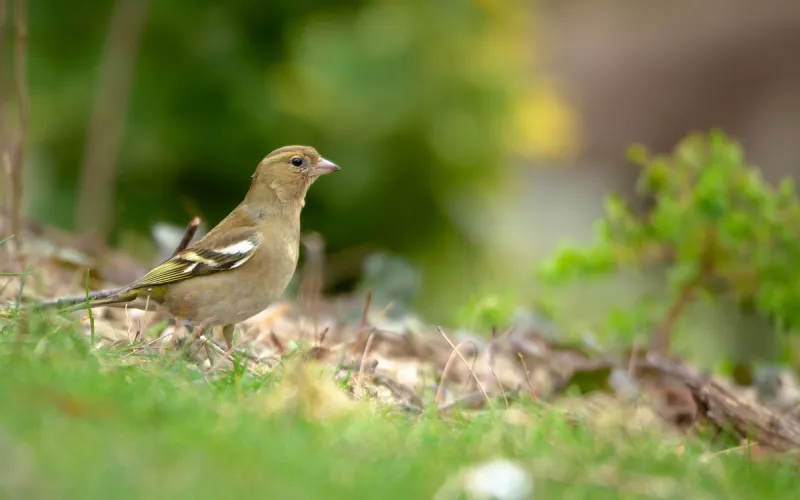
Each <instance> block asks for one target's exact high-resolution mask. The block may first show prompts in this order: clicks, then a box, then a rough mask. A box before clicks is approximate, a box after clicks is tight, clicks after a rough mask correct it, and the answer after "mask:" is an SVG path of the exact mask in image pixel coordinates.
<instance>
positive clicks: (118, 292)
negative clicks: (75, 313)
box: [0, 287, 138, 317]
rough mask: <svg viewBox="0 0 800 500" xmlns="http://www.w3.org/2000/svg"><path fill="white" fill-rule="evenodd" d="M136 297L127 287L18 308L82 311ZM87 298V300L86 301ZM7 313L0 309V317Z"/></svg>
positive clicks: (136, 294)
mask: <svg viewBox="0 0 800 500" xmlns="http://www.w3.org/2000/svg"><path fill="white" fill-rule="evenodd" d="M137 296H138V291H137V290H132V289H130V288H127V287H123V288H113V289H109V290H98V291H96V292H90V293H89V294H88V297H87V295H75V296H72V297H59V298H57V299H52V300H45V301H42V302H36V303H33V304H29V305H26V306H22V307H20V309H28V310H31V309H45V308H56V309H63V308H71V309H84V308H86V307H88V306H90V305H91V306H92V307H99V306H110V305H114V304H121V303H124V302H130V301H132V300H134V299H136V297H137ZM87 298H88V299H89V300H88V301H87ZM75 306H77V307H75ZM8 312H9V311H6V310H1V309H0V317H3V316H4V315H8Z"/></svg>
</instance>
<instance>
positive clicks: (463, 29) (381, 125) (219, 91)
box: [4, 0, 564, 318]
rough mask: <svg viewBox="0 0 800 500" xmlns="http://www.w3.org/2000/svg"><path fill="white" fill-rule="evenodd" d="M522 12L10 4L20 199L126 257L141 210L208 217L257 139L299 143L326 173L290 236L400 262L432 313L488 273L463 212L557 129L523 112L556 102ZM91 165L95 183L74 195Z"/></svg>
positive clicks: (213, 218) (174, 217) (175, 219)
mask: <svg viewBox="0 0 800 500" xmlns="http://www.w3.org/2000/svg"><path fill="white" fill-rule="evenodd" d="M10 12H11V14H10V15H9V22H10V21H11V20H13V17H12V16H13V9H12V10H11V11H10ZM535 20H536V18H535V11H534V9H533V5H532V4H531V3H530V2H524V1H503V2H486V1H463V0H437V1H434V2H431V1H410V2H400V1H391V0H373V1H353V0H348V1H345V2H336V3H329V2H319V1H312V0H301V1H291V2H290V1H271V2H253V1H231V2H211V1H196V0H193V1H188V0H176V1H170V2H144V1H135V0H119V1H117V2H110V1H87V2H81V3H80V4H72V3H63V2H61V3H59V2H29V6H28V30H29V39H28V44H29V50H28V57H29V63H28V79H29V91H30V102H31V118H30V129H29V135H28V144H29V150H28V157H27V170H26V186H27V188H26V192H25V206H26V207H27V211H28V213H29V214H31V215H32V216H33V217H34V218H35V219H37V220H40V221H43V222H46V223H52V224H55V225H58V226H61V227H64V228H68V229H75V230H79V231H81V232H84V231H89V230H94V231H96V233H92V234H99V235H103V234H105V235H107V241H108V242H109V243H110V244H113V245H122V246H128V247H130V248H131V249H139V250H140V251H143V252H144V253H146V251H144V250H141V249H142V248H144V249H145V250H146V249H147V245H146V244H144V245H142V241H138V242H137V240H148V239H149V238H150V232H149V231H150V228H151V227H152V225H153V224H154V223H157V222H160V221H167V222H171V223H174V224H177V225H181V226H182V225H184V224H185V223H186V222H187V221H188V220H189V219H190V218H191V217H192V216H193V215H200V216H201V217H203V218H204V219H205V221H206V222H207V223H209V224H211V225H213V224H214V223H216V222H217V221H218V220H219V219H220V218H222V217H223V216H224V215H225V214H227V212H228V211H229V210H230V209H231V208H232V207H233V206H235V204H236V203H238V201H239V200H240V198H241V196H242V195H243V193H244V192H246V190H247V187H248V185H249V182H250V175H251V174H252V171H253V170H254V168H255V166H256V164H257V163H258V162H259V160H260V159H261V158H263V157H264V156H265V155H266V154H267V153H268V152H269V151H271V150H272V149H274V148H277V147H280V146H282V145H286V144H310V145H313V146H315V147H316V148H317V149H318V150H320V151H321V152H322V154H324V155H325V156H326V157H328V158H331V159H332V160H334V161H335V162H336V163H338V164H339V165H341V166H342V168H343V171H342V173H341V175H337V176H336V177H335V178H333V177H332V178H329V179H325V181H326V182H320V183H318V184H317V185H315V186H314V189H313V190H312V191H311V193H310V199H309V200H308V203H307V205H306V210H305V212H304V216H303V226H304V230H305V231H318V232H320V233H321V234H322V235H323V236H324V238H325V240H326V241H327V247H328V251H329V252H331V253H333V254H335V253H337V252H342V251H344V252H345V253H343V254H341V255H342V256H343V258H342V259H341V260H340V261H339V262H344V264H343V265H347V266H350V267H353V268H354V269H360V267H359V266H360V264H359V262H360V258H361V256H363V254H364V253H365V252H367V251H370V250H381V249H384V250H390V251H391V252H394V253H398V254H401V255H404V256H406V257H409V258H410V259H412V261H413V262H414V263H415V265H417V266H418V267H420V268H421V270H422V271H423V274H424V277H425V279H424V280H423V293H422V295H421V296H420V300H419V303H420V306H421V308H422V309H423V312H425V313H427V314H433V315H434V317H437V316H438V317H439V318H446V317H448V315H449V314H450V311H451V309H452V307H453V306H455V305H456V304H458V303H459V302H463V300H464V298H465V297H468V296H469V295H471V294H472V293H474V291H475V289H476V287H479V286H480V284H481V283H483V282H484V281H485V278H486V276H487V275H489V274H490V271H489V270H488V269H489V267H487V264H486V262H485V259H484V258H483V256H482V255H483V253H482V252H483V251H482V246H483V245H482V242H481V241H478V240H476V239H475V238H472V237H470V234H469V231H468V229H466V228H465V224H468V222H465V220H463V218H464V215H465V213H466V211H467V210H470V211H475V212H480V211H481V208H480V206H481V204H482V203H483V201H482V199H483V198H484V197H485V195H486V193H488V192H493V191H496V190H497V189H498V186H501V185H502V183H503V182H504V179H505V176H506V174H507V170H508V166H509V164H510V163H511V162H512V160H513V159H515V158H520V157H522V156H525V155H530V154H531V153H533V154H535V153H537V150H542V151H547V149H548V148H550V149H552V147H553V146H552V145H553V144H556V146H557V147H560V141H563V140H564V139H563V137H557V136H556V137H554V136H553V133H554V131H553V130H549V129H548V128H547V127H542V126H541V122H542V117H541V116H540V115H538V114H532V113H530V109H531V107H536V106H537V103H544V104H542V105H541V106H540V107H541V108H542V110H543V111H546V108H547V107H548V106H550V107H553V112H552V113H551V114H558V113H560V111H559V109H557V106H558V105H557V104H547V103H549V102H551V101H554V100H555V99H556V97H555V96H554V95H550V94H551V93H549V92H548V90H547V89H546V87H543V85H544V84H543V83H541V82H543V81H544V80H542V79H541V75H539V74H537V72H536V71H535V61H534V59H532V58H531V57H530V54H531V49H532V45H531V44H532V43H533V42H532V41H531V38H530V34H531V32H532V26H533V25H534V22H535ZM9 28H11V26H10V25H9ZM13 35H14V34H13V29H9V30H7V36H6V40H5V47H4V48H5V49H6V54H7V56H9V57H6V59H5V65H6V69H10V68H11V57H10V56H12V55H13V53H12V52H11V50H12V47H13V42H14V36H13ZM4 76H5V77H6V78H4V85H5V86H6V94H12V93H11V91H12V86H11V82H12V80H11V74H10V71H9V72H8V73H6V74H5V75H4ZM126 81H129V82H128V83H126ZM126 85H127V86H128V88H127V89H126V88H125V87H126ZM543 88H544V90H543ZM104 89H105V92H107V95H106V97H98V96H99V95H102V93H103V92H104ZM109 89H110V90H109ZM9 98H12V99H13V94H12V95H9ZM13 112H14V110H13V109H8V111H7V113H12V114H11V115H10V116H12V117H13ZM546 119H547V118H545V120H546ZM10 121H12V122H13V119H12V120H10ZM115 122H120V123H121V126H120V128H119V137H120V139H119V145H118V148H116V151H113V149H114V147H113V144H114V131H115V127H116V126H117V125H115ZM562 128H563V127H562ZM555 132H556V134H558V131H557V130H556V131H555ZM561 135H562V136H563V135H564V134H561ZM109 143H111V144H112V147H111V148H110V149H112V151H110V152H109V151H108V149H109V147H108V144H109ZM104 145H105V146H104ZM104 147H105V148H106V149H104ZM92 151H95V152H97V151H101V153H99V154H98V156H101V157H102V158H101V159H99V160H97V158H96V157H95V159H94V160H93V159H92V158H93V157H92ZM102 151H105V154H103V153H102ZM92 161H95V167H96V168H97V169H98V170H99V171H105V172H113V176H108V181H103V180H98V178H97V177H98V176H94V180H93V183H92V184H91V186H92V187H91V189H87V188H86V187H84V188H83V191H82V188H81V172H82V170H85V169H87V168H90V167H89V165H88V164H89V163H91V162H92ZM106 175H108V174H106ZM98 190H99V191H108V192H109V193H111V194H112V196H111V197H110V198H109V199H108V202H107V204H106V203H105V202H104V201H103V197H102V196H96V193H97V192H98ZM88 192H92V193H93V194H92V195H88V194H87V193H88ZM465 206H468V207H470V208H468V209H467V208H465ZM82 210H83V212H81V211H82ZM81 213H83V214H84V215H81ZM103 213H109V215H108V217H107V221H106V220H104V219H105V218H104V217H103V215H102V214H103ZM104 226H105V227H104ZM347 250H352V251H351V252H350V254H347V252H346V251H347ZM347 255H350V256H351V258H347V257H346V256H347ZM351 274H352V273H351ZM343 275H344V276H345V277H344V278H342V280H340V283H339V284H338V285H337V284H336V283H334V284H333V286H340V287H346V286H347V279H346V278H347V273H344V274H343ZM445 284H446V285H445Z"/></svg>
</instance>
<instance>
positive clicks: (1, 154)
mask: <svg viewBox="0 0 800 500" xmlns="http://www.w3.org/2000/svg"><path fill="white" fill-rule="evenodd" d="M5 39H6V0H0V68H5V62H4V60H3V56H4V55H5V47H4V44H3V42H4V41H5ZM3 87H4V85H3V82H2V81H0V162H2V163H3V165H2V168H3V172H4V173H5V162H6V158H5V154H6V153H5V151H6V149H5V148H6V144H5V116H6V115H5V112H4V111H3V104H4V102H5V95H4V94H3V92H2V90H3ZM8 180H10V177H8V176H6V177H5V178H4V179H3V182H0V199H2V200H7V199H8V195H7V194H6V190H7V189H8V184H9V183H8V182H7V181H8ZM9 211H10V207H7V206H5V203H4V204H3V206H0V238H4V237H5V236H6V228H5V224H6V221H7V220H8V216H9V215H10V214H9ZM4 253H5V249H4V247H2V246H0V255H3V254H4Z"/></svg>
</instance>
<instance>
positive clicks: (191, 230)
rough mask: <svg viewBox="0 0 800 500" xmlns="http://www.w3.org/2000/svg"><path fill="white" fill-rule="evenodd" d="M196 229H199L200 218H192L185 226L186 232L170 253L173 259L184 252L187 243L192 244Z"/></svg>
mask: <svg viewBox="0 0 800 500" xmlns="http://www.w3.org/2000/svg"><path fill="white" fill-rule="evenodd" d="M198 227H200V217H193V218H192V220H190V221H189V224H188V225H187V226H186V230H185V231H184V232H183V237H182V238H181V241H180V243H178V246H177V247H176V248H175V251H174V252H172V256H173V257H174V256H175V255H177V254H178V253H180V252H183V251H184V250H186V247H188V246H189V243H191V242H192V238H194V234H195V233H196V232H197V228H198Z"/></svg>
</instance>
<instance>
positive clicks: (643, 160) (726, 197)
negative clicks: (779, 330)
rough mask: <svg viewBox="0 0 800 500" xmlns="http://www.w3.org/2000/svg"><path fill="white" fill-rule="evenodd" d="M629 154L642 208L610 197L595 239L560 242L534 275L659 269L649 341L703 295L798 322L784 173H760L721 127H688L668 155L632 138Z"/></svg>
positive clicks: (799, 281)
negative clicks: (662, 286)
mask: <svg viewBox="0 0 800 500" xmlns="http://www.w3.org/2000/svg"><path fill="white" fill-rule="evenodd" d="M629 158H630V159H631V160H632V161H633V162H634V163H636V164H638V165H640V166H641V167H642V171H641V174H640V177H639V179H638V184H637V194H638V195H640V196H641V197H642V198H643V199H644V200H646V201H647V205H649V206H648V208H647V209H646V210H636V209H634V208H633V206H632V204H630V203H628V202H626V201H624V200H623V199H622V198H621V197H619V196H613V195H612V196H608V197H607V198H606V200H605V214H604V217H603V218H602V219H601V220H599V221H598V223H597V226H596V238H595V240H596V241H595V242H594V244H593V245H591V246H590V247H588V248H576V247H574V246H569V247H567V246H565V247H562V248H561V249H560V250H559V251H558V252H557V253H556V254H555V255H554V256H553V257H552V259H550V260H549V261H547V262H546V263H545V264H544V266H543V267H542V268H540V269H539V275H540V276H541V277H542V278H544V279H545V280H546V281H547V282H549V283H566V282H569V281H573V280H575V279H577V278H587V277H598V276H606V275H608V274H610V273H612V272H614V271H617V270H619V269H622V268H633V269H637V270H640V271H643V270H648V271H657V272H660V273H663V274H664V276H665V278H666V283H667V287H668V291H669V295H670V302H669V304H668V305H667V307H666V311H665V312H663V314H662V315H661V316H660V317H658V318H653V320H655V321H656V322H657V324H658V327H657V330H656V332H655V336H654V338H653V343H652V344H653V345H652V347H653V348H654V349H656V350H665V349H667V348H668V346H669V341H670V336H671V333H672V331H673V330H674V326H675V322H676V321H677V319H678V318H679V317H680V316H681V315H682V314H683V312H684V311H685V309H686V306H687V305H688V304H689V303H690V302H691V301H692V300H693V299H694V298H695V297H696V296H701V295H702V296H703V297H705V298H707V299H711V300H713V299H719V298H722V297H726V298H732V299H733V300H734V301H735V303H737V304H739V306H740V307H741V308H743V309H746V310H750V311H754V312H756V313H757V314H760V315H763V316H766V317H769V318H770V319H771V320H772V321H773V322H774V324H776V325H778V326H781V327H784V328H792V327H796V326H797V325H798V324H800V202H799V201H798V198H797V196H796V193H795V186H794V183H793V181H792V180H791V179H783V180H782V181H781V182H780V183H779V184H778V185H777V187H774V186H771V185H770V184H768V183H767V182H765V181H764V180H763V179H762V177H761V173H760V171H759V170H758V168H756V167H754V166H751V165H749V164H748V163H747V161H746V160H745V157H744V154H743V152H742V148H741V147H740V145H739V144H738V143H736V142H735V141H733V140H731V139H730V138H728V137H727V136H726V135H725V134H724V133H722V132H721V131H712V132H711V133H709V134H701V133H695V134H692V135H690V136H688V137H687V138H685V139H684V140H683V141H681V142H680V143H679V144H678V145H677V147H676V148H675V150H674V151H673V152H672V154H671V155H656V156H653V155H651V154H650V153H649V152H648V151H647V150H646V149H645V148H644V147H642V146H634V147H632V148H631V149H630V151H629ZM616 314H619V313H618V312H617V313H616Z"/></svg>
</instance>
